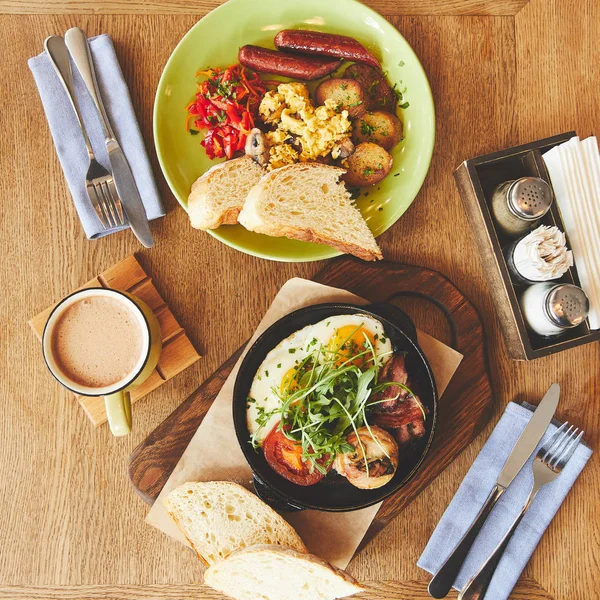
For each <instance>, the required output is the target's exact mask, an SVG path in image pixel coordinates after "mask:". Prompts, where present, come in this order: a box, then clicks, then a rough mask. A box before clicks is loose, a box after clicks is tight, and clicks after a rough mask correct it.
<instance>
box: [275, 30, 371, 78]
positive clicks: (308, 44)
mask: <svg viewBox="0 0 600 600" xmlns="http://www.w3.org/2000/svg"><path fill="white" fill-rule="evenodd" d="M275 46H276V47H277V48H278V49H279V50H287V51H289V52H300V53H302V54H318V55H321V56H335V57H337V58H343V59H345V60H352V61H356V62H361V63H365V64H367V65H371V66H372V67H375V68H376V69H381V65H380V64H379V61H378V60H377V59H376V58H375V57H374V56H373V55H372V54H371V53H370V52H369V51H368V50H367V49H366V48H365V47H364V46H363V45H362V44H360V43H359V42H357V41H356V40H355V39H354V38H351V37H346V36H345V35H336V34H334V33H321V32H319V31H306V30H301V29H284V30H283V31H280V32H279V33H278V34H277V35H276V36H275Z"/></svg>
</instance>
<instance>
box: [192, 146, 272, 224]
mask: <svg viewBox="0 0 600 600" xmlns="http://www.w3.org/2000/svg"><path fill="white" fill-rule="evenodd" d="M263 175H264V170H263V169H262V167H260V166H259V165H258V164H256V163H255V162H254V161H253V160H252V159H251V158H250V157H249V156H242V157H241V158H234V159H232V160H227V161H225V162H223V163H219V164H218V165H215V166H214V167H212V168H210V169H209V170H208V171H206V173H204V175H202V177H200V178H199V179H197V180H196V181H195V182H194V183H193V185H192V190H191V192H190V195H189V197H188V213H189V216H190V221H191V223H192V227H195V228H196V229H204V230H206V229H216V228H217V227H219V226H220V225H231V224H234V223H237V217H238V215H239V214H240V210H242V206H243V205H244V200H245V199H246V196H247V195H248V192H249V191H250V188H252V186H254V185H255V184H256V183H258V181H259V180H260V178H261V177H262V176H263Z"/></svg>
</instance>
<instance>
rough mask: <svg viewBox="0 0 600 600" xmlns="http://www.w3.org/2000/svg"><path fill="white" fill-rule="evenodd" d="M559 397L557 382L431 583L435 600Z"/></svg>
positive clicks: (530, 450)
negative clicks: (469, 525)
mask: <svg viewBox="0 0 600 600" xmlns="http://www.w3.org/2000/svg"><path fill="white" fill-rule="evenodd" d="M559 397H560V386H559V385H558V383H553V384H552V385H551V386H550V389H549V390H548V391H547V392H546V395H545V396H544V397H543V398H542V401H541V402H540V403H539V405H538V407H537V408H536V410H535V412H534V413H533V415H532V416H531V419H530V420H529V423H527V426H526V427H525V429H524V430H523V433H522V434H521V436H520V437H519V439H518V440H517V443H516V444H515V447H514V448H513V450H512V452H511V453H510V455H509V457H508V458H507V459H506V462H505V463H504V466H503V467H502V471H500V475H499V476H498V479H497V480H496V484H495V485H494V488H493V489H492V491H491V492H490V495H489V496H488V497H487V500H486V501H485V503H484V505H483V507H482V509H481V510H480V511H479V513H478V515H477V516H476V517H475V520H474V521H473V524H472V525H471V527H470V528H469V529H468V530H467V532H466V533H465V535H464V536H463V537H462V539H461V540H460V542H458V544H457V546H456V548H454V550H453V551H452V553H451V554H450V556H449V557H448V559H447V560H446V562H445V563H444V564H443V565H442V566H441V567H440V570H439V571H438V572H437V573H436V574H435V575H434V577H433V579H432V580H431V581H430V582H429V587H428V591H429V594H430V595H431V596H433V597H434V598H444V597H445V596H446V595H447V594H448V592H449V591H450V590H451V589H452V584H453V583H454V581H455V579H456V576H457V575H458V572H459V571H460V569H461V567H462V565H463V563H464V561H465V558H466V557H467V554H468V553H469V550H470V549H471V546H472V545H473V542H474V541H475V538H476V537H477V535H478V533H479V531H480V530H481V528H482V526H483V524H484V523H485V520H486V519H487V517H488V515H489V514H490V512H492V509H493V508H494V506H495V505H496V502H498V500H499V499H500V497H501V496H502V494H503V493H504V492H505V491H506V488H507V487H508V486H509V485H510V483H511V482H512V480H513V479H514V478H515V477H516V476H517V473H518V472H519V471H520V470H521V469H522V468H523V465H524V464H525V463H526V462H527V459H528V458H529V457H530V456H531V455H532V454H533V451H534V450H535V448H536V446H537V445H538V444H539V442H540V440H541V439H542V436H543V435H544V432H545V431H546V429H547V428H548V425H550V421H552V417H553V416H554V412H555V411H556V406H557V405H558V399H559Z"/></svg>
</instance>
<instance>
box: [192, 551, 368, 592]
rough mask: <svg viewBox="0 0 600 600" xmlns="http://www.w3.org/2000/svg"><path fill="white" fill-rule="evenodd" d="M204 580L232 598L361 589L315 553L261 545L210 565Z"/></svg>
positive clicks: (362, 589)
mask: <svg viewBox="0 0 600 600" xmlns="http://www.w3.org/2000/svg"><path fill="white" fill-rule="evenodd" d="M204 583H206V584H207V585H209V586H211V587H212V588H214V589H216V590H218V591H220V592H222V593H224V594H226V595H228V596H231V597H232V598H235V600H290V599H291V598H293V599H294V600H334V599H335V598H344V597H346V596H351V595H352V594H357V593H359V592H362V591H364V588H363V587H361V586H360V585H359V584H358V583H357V582H356V581H355V580H354V579H353V578H352V577H350V575H348V574H347V573H345V572H344V571H341V570H340V569H337V568H336V567H333V566H331V565H330V564H329V563H327V562H325V561H324V560H321V559H320V558H318V557H317V556H314V555H312V554H304V553H300V552H296V551H295V550H293V549H291V548H283V547H280V546H269V545H264V544H260V545H257V546H251V547H249V548H245V549H244V550H239V551H238V552H234V553H233V554H232V555H231V556H229V558H227V559H225V560H224V561H222V562H220V563H218V564H216V565H213V566H211V567H210V568H208V569H207V571H206V573H205V574H204Z"/></svg>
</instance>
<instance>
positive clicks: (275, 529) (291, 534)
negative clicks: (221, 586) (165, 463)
mask: <svg viewBox="0 0 600 600" xmlns="http://www.w3.org/2000/svg"><path fill="white" fill-rule="evenodd" d="M163 504H164V505H165V508H166V509H167V511H168V513H169V514H170V515H171V517H172V518H173V520H174V521H175V523H177V526H178V527H179V529H181V531H182V533H183V534H184V535H185V537H186V538H187V540H188V541H189V542H190V544H191V545H192V548H193V549H194V550H195V552H196V554H197V555H198V558H199V559H200V560H202V561H203V562H205V563H206V564H209V565H213V564H215V563H217V562H218V561H220V560H223V559H224V558H226V557H227V556H229V555H230V554H231V553H232V552H233V551H235V550H240V549H241V548H246V547H247V546H252V545H254V544H274V545H275V546H277V545H282V546H290V547H292V548H294V549H295V550H297V551H298V552H308V550H307V549H306V546H305V545H304V543H303V542H302V539H301V538H300V536H299V535H298V534H297V533H296V530H295V529H294V528H293V527H292V526H291V525H290V524H289V523H288V522H287V521H286V520H285V519H284V518H283V517H280V516H279V515H278V514H277V513H276V512H275V511H274V510H273V509H272V508H271V507H270V506H268V505H267V504H265V503H264V502H263V501H262V500H260V499H259V498H258V497H257V496H255V495H254V494H253V493H252V492H249V491H248V490H247V489H246V488H244V487H242V486H241V485H238V484H237V483H233V482H231V481H206V482H200V483H185V484H184V485H181V486H179V487H177V488H175V489H174V490H172V491H171V492H170V493H169V494H168V495H167V497H166V498H164V500H163Z"/></svg>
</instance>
